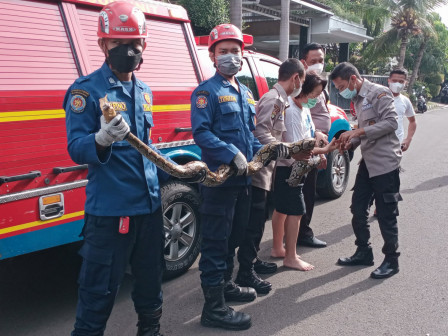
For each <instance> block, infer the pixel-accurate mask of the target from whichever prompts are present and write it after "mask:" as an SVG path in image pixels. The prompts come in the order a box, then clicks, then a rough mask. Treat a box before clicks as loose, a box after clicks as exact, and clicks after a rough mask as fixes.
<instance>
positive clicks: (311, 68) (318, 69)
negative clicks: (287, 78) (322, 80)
mask: <svg viewBox="0 0 448 336" xmlns="http://www.w3.org/2000/svg"><path fill="white" fill-rule="evenodd" d="M311 71H314V72H315V73H316V74H318V75H320V74H321V73H322V71H324V64H323V63H316V64H313V65H310V66H308V69H306V72H311Z"/></svg>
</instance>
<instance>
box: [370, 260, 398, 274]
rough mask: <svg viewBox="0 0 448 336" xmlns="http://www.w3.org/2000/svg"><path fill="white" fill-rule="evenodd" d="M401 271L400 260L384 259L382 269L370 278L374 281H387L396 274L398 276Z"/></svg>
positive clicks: (379, 268) (374, 272)
mask: <svg viewBox="0 0 448 336" xmlns="http://www.w3.org/2000/svg"><path fill="white" fill-rule="evenodd" d="M399 271H400V269H399V268H398V259H394V260H387V259H384V261H383V263H382V264H381V265H380V267H378V268H377V269H376V270H374V271H373V272H372V273H371V274H370V277H371V278H374V279H386V278H390V277H391V276H392V275H394V274H397V273H398V272H399Z"/></svg>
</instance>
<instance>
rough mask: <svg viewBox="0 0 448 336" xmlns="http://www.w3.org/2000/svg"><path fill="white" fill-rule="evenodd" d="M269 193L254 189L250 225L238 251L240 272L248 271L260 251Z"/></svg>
mask: <svg viewBox="0 0 448 336" xmlns="http://www.w3.org/2000/svg"><path fill="white" fill-rule="evenodd" d="M267 198H268V192H267V191H266V190H264V189H261V188H258V187H252V202H251V206H250V216H249V223H248V225H247V228H246V234H245V236H244V240H243V242H242V243H241V246H240V248H239V250H238V262H239V263H240V271H248V270H250V268H251V267H252V263H253V262H254V260H255V258H256V257H257V253H258V251H259V250H260V242H261V238H262V237H263V233H264V227H265V223H266V219H267V217H268V209H267V206H266V205H267Z"/></svg>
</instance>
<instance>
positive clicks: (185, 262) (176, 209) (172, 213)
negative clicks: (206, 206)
mask: <svg viewBox="0 0 448 336" xmlns="http://www.w3.org/2000/svg"><path fill="white" fill-rule="evenodd" d="M161 194H162V210H163V226H164V230H165V232H164V234H165V250H164V252H165V263H166V267H165V273H164V279H171V278H174V277H176V276H178V275H180V274H182V273H185V272H186V271H187V270H188V269H189V268H190V267H191V265H192V264H193V263H194V262H195V260H196V258H197V256H198V254H199V251H200V245H201V238H200V232H201V230H200V228H201V225H200V216H199V204H200V198H199V193H198V192H197V191H196V189H194V187H192V186H191V185H189V184H188V183H184V182H180V181H176V180H173V181H169V182H167V183H165V184H164V185H162V188H161Z"/></svg>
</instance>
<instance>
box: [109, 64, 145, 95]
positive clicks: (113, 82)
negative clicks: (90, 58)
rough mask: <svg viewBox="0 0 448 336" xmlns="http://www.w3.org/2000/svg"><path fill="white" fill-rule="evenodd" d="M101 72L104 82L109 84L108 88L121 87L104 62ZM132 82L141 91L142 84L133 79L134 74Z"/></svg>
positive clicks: (133, 76) (133, 77)
mask: <svg viewBox="0 0 448 336" xmlns="http://www.w3.org/2000/svg"><path fill="white" fill-rule="evenodd" d="M101 72H102V74H103V77H104V80H105V82H106V83H108V84H109V86H110V87H120V86H123V85H122V84H121V82H120V80H119V79H118V78H117V76H115V74H114V73H113V72H112V70H111V69H110V68H109V65H108V64H107V63H106V62H104V63H103V65H102V66H101ZM132 81H133V82H134V83H135V85H136V86H138V87H139V88H140V89H143V85H142V83H141V82H140V81H139V80H138V79H137V78H136V77H135V74H134V73H132Z"/></svg>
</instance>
